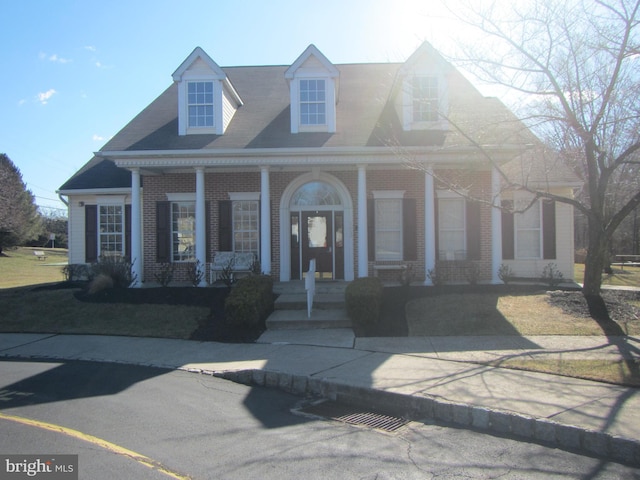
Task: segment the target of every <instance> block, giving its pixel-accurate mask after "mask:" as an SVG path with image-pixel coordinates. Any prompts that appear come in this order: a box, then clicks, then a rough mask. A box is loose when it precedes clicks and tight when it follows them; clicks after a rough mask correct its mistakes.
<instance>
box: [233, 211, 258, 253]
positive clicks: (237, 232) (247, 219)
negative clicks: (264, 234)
mask: <svg viewBox="0 0 640 480" xmlns="http://www.w3.org/2000/svg"><path fill="white" fill-rule="evenodd" d="M259 217H260V209H259V203H258V201H257V200H236V201H234V202H232V219H233V251H234V252H242V253H255V254H256V255H258V254H259V250H260V228H259Z"/></svg>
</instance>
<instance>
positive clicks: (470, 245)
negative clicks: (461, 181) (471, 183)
mask: <svg viewBox="0 0 640 480" xmlns="http://www.w3.org/2000/svg"><path fill="white" fill-rule="evenodd" d="M466 203H467V206H466V210H467V218H466V221H467V260H480V242H481V239H482V235H481V233H480V204H479V203H478V202H471V201H468V200H467V202H466Z"/></svg>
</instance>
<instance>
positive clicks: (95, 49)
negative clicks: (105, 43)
mask: <svg viewBox="0 0 640 480" xmlns="http://www.w3.org/2000/svg"><path fill="white" fill-rule="evenodd" d="M84 49H85V50H87V51H89V52H95V51H97V48H96V47H94V46H93V45H87V46H86V47H84Z"/></svg>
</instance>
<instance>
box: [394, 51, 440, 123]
mask: <svg viewBox="0 0 640 480" xmlns="http://www.w3.org/2000/svg"><path fill="white" fill-rule="evenodd" d="M449 69H450V65H449V64H448V63H447V62H446V61H445V60H444V59H443V58H442V57H441V56H440V54H439V53H438V52H436V51H435V50H434V49H433V47H431V45H429V44H428V43H426V42H425V43H423V44H422V46H421V47H420V48H419V49H418V50H416V52H415V53H414V54H413V55H411V57H410V58H409V59H408V60H407V61H406V62H405V64H404V65H403V66H402V67H401V68H400V70H399V71H398V79H399V85H398V86H399V94H398V95H397V97H396V101H395V103H396V111H397V112H398V115H399V116H400V118H401V119H402V128H403V130H405V131H411V130H447V129H448V128H449V124H448V122H447V116H448V111H449V92H448V85H447V81H448V71H449Z"/></svg>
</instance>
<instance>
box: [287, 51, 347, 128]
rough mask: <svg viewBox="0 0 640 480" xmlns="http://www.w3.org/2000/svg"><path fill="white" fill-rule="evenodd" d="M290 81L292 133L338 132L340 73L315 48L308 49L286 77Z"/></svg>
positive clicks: (291, 67)
mask: <svg viewBox="0 0 640 480" xmlns="http://www.w3.org/2000/svg"><path fill="white" fill-rule="evenodd" d="M284 77H285V78H286V79H287V81H288V82H289V92H290V95H291V96H290V99H291V133H302V132H327V133H334V132H335V131H336V103H337V99H338V89H339V80H340V72H339V71H338V69H337V68H336V67H335V66H333V64H332V63H331V62H330V61H329V60H328V59H327V57H325V56H324V55H323V54H322V53H321V52H320V50H318V49H317V48H316V47H315V46H313V45H309V46H308V47H307V49H306V50H305V51H304V52H303V53H302V55H300V56H299V57H298V59H297V60H296V61H295V62H293V65H291V66H290V67H289V68H288V69H287V71H286V72H285V74H284Z"/></svg>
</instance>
